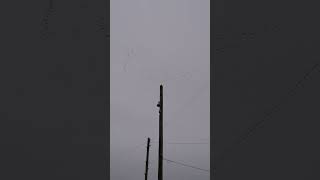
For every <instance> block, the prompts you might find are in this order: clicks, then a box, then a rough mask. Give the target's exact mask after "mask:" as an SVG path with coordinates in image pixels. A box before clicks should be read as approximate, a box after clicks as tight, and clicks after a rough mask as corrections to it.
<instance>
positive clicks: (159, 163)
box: [157, 84, 163, 180]
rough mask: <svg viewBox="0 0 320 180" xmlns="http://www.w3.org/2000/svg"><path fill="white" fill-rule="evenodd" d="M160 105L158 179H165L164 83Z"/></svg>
mask: <svg viewBox="0 0 320 180" xmlns="http://www.w3.org/2000/svg"><path fill="white" fill-rule="evenodd" d="M157 106H158V107H159V109H160V110H159V157H158V180H163V171H162V168H163V164H162V162H163V85H162V84H161V85H160V101H159V102H158V104H157Z"/></svg>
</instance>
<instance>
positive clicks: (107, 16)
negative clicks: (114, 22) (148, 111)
mask: <svg viewBox="0 0 320 180" xmlns="http://www.w3.org/2000/svg"><path fill="white" fill-rule="evenodd" d="M105 24H106V88H105V89H106V96H105V97H106V100H105V107H106V113H105V114H106V162H105V163H106V177H107V178H108V179H110V0H106V23H105Z"/></svg>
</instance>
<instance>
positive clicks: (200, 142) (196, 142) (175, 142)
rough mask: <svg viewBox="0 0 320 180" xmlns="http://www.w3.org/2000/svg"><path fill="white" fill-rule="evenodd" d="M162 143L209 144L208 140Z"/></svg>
mask: <svg viewBox="0 0 320 180" xmlns="http://www.w3.org/2000/svg"><path fill="white" fill-rule="evenodd" d="M152 143H158V142H152ZM164 144H210V143H209V142H169V143H164Z"/></svg>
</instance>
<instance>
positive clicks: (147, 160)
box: [144, 138, 150, 180]
mask: <svg viewBox="0 0 320 180" xmlns="http://www.w3.org/2000/svg"><path fill="white" fill-rule="evenodd" d="M149 147H150V138H148V143H147V158H146V172H145V174H144V175H145V180H148V169H149V168H148V165H149Z"/></svg>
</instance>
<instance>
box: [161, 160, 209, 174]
mask: <svg viewBox="0 0 320 180" xmlns="http://www.w3.org/2000/svg"><path fill="white" fill-rule="evenodd" d="M163 159H164V160H166V161H168V162H171V163H175V164H179V165H182V166H185V167H190V168H193V169H198V170H201V171H205V172H210V170H207V169H202V168H199V167H195V166H192V165H188V164H185V163H181V162H177V161H173V160H170V159H167V158H163Z"/></svg>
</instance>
